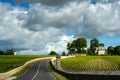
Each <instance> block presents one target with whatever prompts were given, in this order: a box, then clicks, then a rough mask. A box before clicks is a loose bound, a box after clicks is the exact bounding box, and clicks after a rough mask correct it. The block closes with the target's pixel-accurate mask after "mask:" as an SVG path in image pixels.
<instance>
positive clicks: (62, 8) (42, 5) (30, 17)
mask: <svg viewBox="0 0 120 80" xmlns="http://www.w3.org/2000/svg"><path fill="white" fill-rule="evenodd" d="M17 1H19V3H15V2H14V1H13V0H0V2H1V3H0V17H2V18H0V21H1V22H0V37H1V38H0V49H7V48H15V49H16V50H17V53H18V54H25V53H26V54H40V53H49V52H50V51H51V50H55V51H56V52H59V53H61V52H63V51H66V44H67V42H69V41H72V40H73V39H75V38H78V37H85V38H86V39H87V40H88V42H89V40H91V39H92V38H98V39H99V41H100V42H102V43H104V44H105V48H107V47H108V46H110V45H112V46H116V45H120V35H119V34H120V27H119V25H120V14H119V13H120V0H113V1H112V0H61V1H57V0H25V1H26V2H24V0H17ZM6 3H7V4H6ZM8 25H9V26H8ZM88 44H89V43H88Z"/></svg>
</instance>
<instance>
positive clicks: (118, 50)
mask: <svg viewBox="0 0 120 80" xmlns="http://www.w3.org/2000/svg"><path fill="white" fill-rule="evenodd" d="M114 54H117V55H120V45H119V46H116V47H114Z"/></svg>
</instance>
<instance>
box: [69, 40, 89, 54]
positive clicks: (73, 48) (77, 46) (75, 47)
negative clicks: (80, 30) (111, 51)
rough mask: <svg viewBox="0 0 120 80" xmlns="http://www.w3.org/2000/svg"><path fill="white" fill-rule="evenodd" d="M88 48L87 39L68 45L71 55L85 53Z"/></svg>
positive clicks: (74, 41)
mask: <svg viewBox="0 0 120 80" xmlns="http://www.w3.org/2000/svg"><path fill="white" fill-rule="evenodd" d="M86 47H87V41H86V39H85V38H78V39H76V40H73V41H72V42H71V43H68V44H67V49H68V51H69V53H70V54H71V53H75V52H77V53H83V52H85V49H84V48H86Z"/></svg>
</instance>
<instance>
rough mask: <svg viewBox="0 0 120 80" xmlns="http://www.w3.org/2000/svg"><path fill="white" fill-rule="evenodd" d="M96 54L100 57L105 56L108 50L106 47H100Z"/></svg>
mask: <svg viewBox="0 0 120 80" xmlns="http://www.w3.org/2000/svg"><path fill="white" fill-rule="evenodd" d="M95 53H97V54H98V55H105V54H106V49H105V48H104V47H99V48H97V49H96V51H95Z"/></svg>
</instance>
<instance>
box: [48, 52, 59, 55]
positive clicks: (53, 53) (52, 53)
mask: <svg viewBox="0 0 120 80" xmlns="http://www.w3.org/2000/svg"><path fill="white" fill-rule="evenodd" d="M49 55H57V53H56V52H55V51H51V52H50V54H49Z"/></svg>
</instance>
